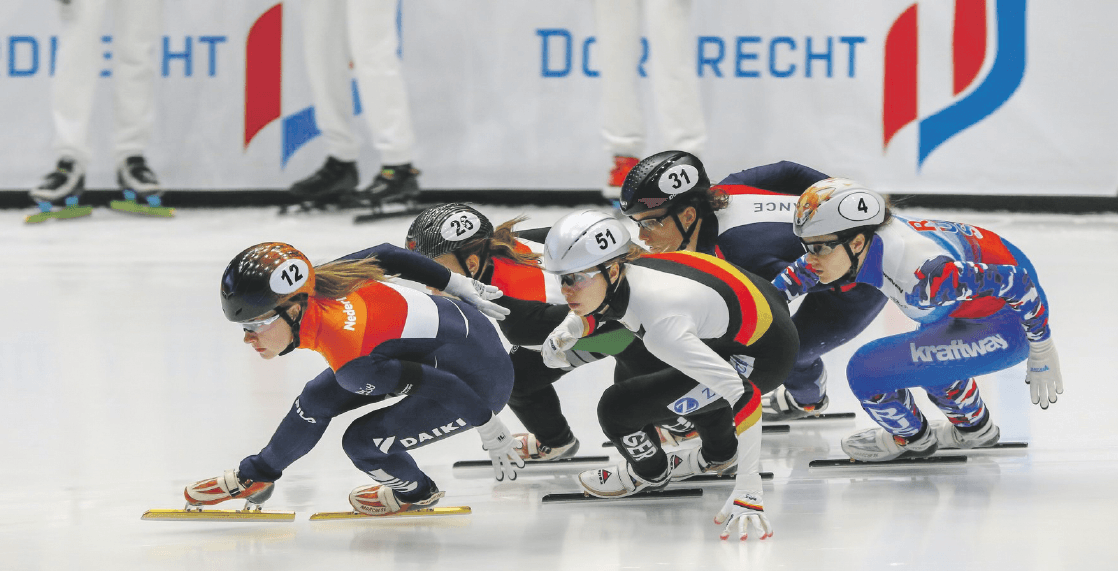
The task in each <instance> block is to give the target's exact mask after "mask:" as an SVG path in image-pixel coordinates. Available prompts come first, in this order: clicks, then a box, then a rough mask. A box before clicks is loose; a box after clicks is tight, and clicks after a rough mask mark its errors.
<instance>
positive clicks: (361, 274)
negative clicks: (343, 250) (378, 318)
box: [314, 258, 387, 299]
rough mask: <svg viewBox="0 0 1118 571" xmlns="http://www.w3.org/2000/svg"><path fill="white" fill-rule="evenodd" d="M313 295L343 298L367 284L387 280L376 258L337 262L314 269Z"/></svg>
mask: <svg viewBox="0 0 1118 571" xmlns="http://www.w3.org/2000/svg"><path fill="white" fill-rule="evenodd" d="M314 274H315V282H314V295H315V296H317V297H324V298H328V299H338V298H339V297H345V296H347V295H349V294H351V293H353V292H355V291H357V290H358V289H361V287H362V286H364V285H365V284H367V283H369V282H373V281H376V282H383V281H385V280H386V279H387V276H386V275H385V273H384V270H383V269H381V267H380V265H378V264H377V259H376V258H365V259H361V260H337V261H334V262H328V263H325V264H323V265H321V266H318V267H316V268H315V269H314Z"/></svg>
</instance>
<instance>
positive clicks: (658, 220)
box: [629, 212, 672, 230]
mask: <svg viewBox="0 0 1118 571" xmlns="http://www.w3.org/2000/svg"><path fill="white" fill-rule="evenodd" d="M671 215H672V213H671V212H668V213H667V214H665V215H663V216H657V217H649V218H643V219H641V220H637V219H636V218H633V217H632V216H630V217H629V219H630V220H632V221H633V222H636V223H637V226H640V227H641V228H644V229H645V230H657V229H659V228H660V227H661V226H663V225H664V219H665V218H667V217H669V216H671Z"/></svg>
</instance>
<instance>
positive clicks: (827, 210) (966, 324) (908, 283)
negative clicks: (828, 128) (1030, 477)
mask: <svg viewBox="0 0 1118 571" xmlns="http://www.w3.org/2000/svg"><path fill="white" fill-rule="evenodd" d="M794 229H795V232H796V235H797V236H799V237H800V239H801V240H802V241H803V245H804V249H805V250H806V251H807V253H806V254H804V255H803V257H801V258H800V259H798V260H796V262H795V263H793V264H792V265H790V266H788V267H787V268H786V269H785V270H784V271H783V272H781V274H780V275H779V276H777V279H776V280H775V281H774V283H775V284H776V286H777V287H778V288H779V289H780V290H781V291H782V292H784V293H785V294H786V296H787V298H788V299H789V300H791V299H794V298H795V297H797V296H799V295H801V294H803V293H804V292H805V291H808V290H810V289H811V288H813V287H815V286H816V285H818V284H847V283H861V284H869V285H871V286H873V287H876V288H877V289H879V290H881V292H882V293H884V294H885V295H887V296H888V297H889V298H890V299H891V300H893V302H894V303H896V304H897V307H898V308H900V310H901V311H902V312H903V313H904V314H905V315H907V316H908V317H909V318H911V319H912V320H914V321H916V322H917V323H918V324H919V327H918V328H917V329H916V331H912V332H909V333H902V334H900V335H893V336H890V337H884V338H882V339H878V340H876V341H873V342H870V343H867V344H866V345H864V346H863V347H861V348H860V349H858V351H857V352H855V353H854V356H853V357H851V358H850V362H849V364H848V365H847V367H846V377H847V380H848V381H849V383H850V388H851V390H852V391H853V392H854V396H856V397H858V400H860V401H861V404H862V408H864V409H865V410H866V412H867V413H869V415H870V417H871V418H873V419H874V420H875V421H876V422H877V423H878V424H879V425H880V428H871V429H868V430H864V431H862V432H858V433H856V434H853V435H850V436H847V437H846V438H844V439H843V440H842V449H843V451H844V452H846V453H847V454H849V455H850V457H851V458H853V459H855V460H862V461H869V462H880V461H887V460H893V459H896V458H906V457H911V458H918V457H924V456H929V455H931V454H932V453H934V452H935V451H936V449H937V448H938V447H939V446H945V447H952V448H977V447H983V446H992V445H993V444H995V443H997V441H998V438H999V436H1000V430H999V429H998V426H997V424H995V423H994V421H993V419H992V418H991V415H990V411H989V409H987V408H986V405H985V403H984V402H983V400H982V396H981V395H980V394H979V391H978V385H977V384H976V383H975V377H976V376H978V375H985V374H988V373H992V372H994V371H1000V370H1003V369H1007V368H1009V367H1011V366H1013V365H1016V364H1017V363H1020V362H1022V361H1026V360H1027V361H1028V368H1027V371H1026V373H1025V383H1027V384H1028V385H1029V388H1030V392H1031V393H1032V401H1033V404H1039V405H1040V407H1041V408H1048V405H1049V403H1054V402H1056V395H1057V394H1059V393H1062V392H1063V390H1064V385H1063V378H1062V377H1061V374H1060V361H1059V358H1058V356H1057V354H1056V348H1055V346H1054V345H1053V344H1052V333H1051V331H1050V330H1049V327H1048V315H1049V313H1048V300H1047V298H1046V297H1045V295H1044V290H1043V289H1042V288H1041V287H1040V282H1039V281H1037V272H1036V270H1035V269H1034V268H1033V265H1032V263H1031V262H1030V261H1029V259H1028V258H1027V257H1026V256H1025V254H1024V252H1022V251H1021V250H1020V249H1018V248H1017V247H1016V246H1014V245H1013V244H1011V243H1010V242H1009V241H1008V240H1005V239H1004V238H1002V237H1000V236H998V235H997V234H995V233H993V232H991V231H989V230H986V229H983V228H978V227H976V226H970V225H967V224H961V223H958V222H948V221H943V220H922V219H916V218H905V217H901V216H896V215H893V214H892V212H891V211H890V209H889V207H888V204H887V203H886V201H885V198H884V197H883V196H881V195H880V194H878V193H877V192H874V191H873V190H870V189H868V188H865V187H863V186H861V185H860V184H858V183H856V182H854V181H852V180H848V179H843V178H830V179H826V180H822V181H819V182H817V183H815V184H814V185H812V186H811V187H810V188H808V189H807V190H806V191H805V192H804V193H803V195H802V196H800V198H799V201H798V202H797V204H796V219H795V226H794ZM913 387H921V388H923V389H924V390H925V391H926V392H927V393H928V399H929V400H931V401H932V403H933V404H935V406H936V407H937V408H939V409H940V410H941V411H943V413H944V414H945V415H946V416H947V418H948V420H950V422H949V423H948V422H939V423H929V422H928V419H927V418H925V416H924V414H923V413H922V412H921V411H920V409H919V408H918V407H917V406H916V405H915V403H914V402H913V398H912V391H911V390H910V389H911V388H913Z"/></svg>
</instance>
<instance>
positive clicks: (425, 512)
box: [311, 506, 473, 521]
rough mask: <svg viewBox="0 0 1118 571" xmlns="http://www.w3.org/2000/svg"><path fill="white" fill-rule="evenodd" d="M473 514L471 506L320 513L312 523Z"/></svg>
mask: <svg viewBox="0 0 1118 571" xmlns="http://www.w3.org/2000/svg"><path fill="white" fill-rule="evenodd" d="M471 513H473V510H472V509H470V506H447V507H442V508H422V509H417V510H408V511H406V512H400V513H394V514H390V515H368V514H363V513H358V512H352V511H350V512H318V513H316V514H313V515H311V521H317V520H335V519H396V518H401V517H424V516H444V515H469V514H471Z"/></svg>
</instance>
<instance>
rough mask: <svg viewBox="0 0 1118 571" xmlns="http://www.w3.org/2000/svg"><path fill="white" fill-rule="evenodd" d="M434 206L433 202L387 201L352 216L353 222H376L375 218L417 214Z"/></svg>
mask: <svg viewBox="0 0 1118 571" xmlns="http://www.w3.org/2000/svg"><path fill="white" fill-rule="evenodd" d="M432 206H435V204H426V203H424V204H420V203H415V204H411V203H406V204H400V203H389V204H385V205H383V206H379V207H376V209H375V210H374V211H373V212H370V213H369V214H358V215H357V216H355V217H354V218H353V223H354V224H366V223H369V222H376V221H377V220H384V219H385V218H398V217H401V216H417V215H419V213H420V212H423V211H424V210H427V209H428V208H430V207H432Z"/></svg>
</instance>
